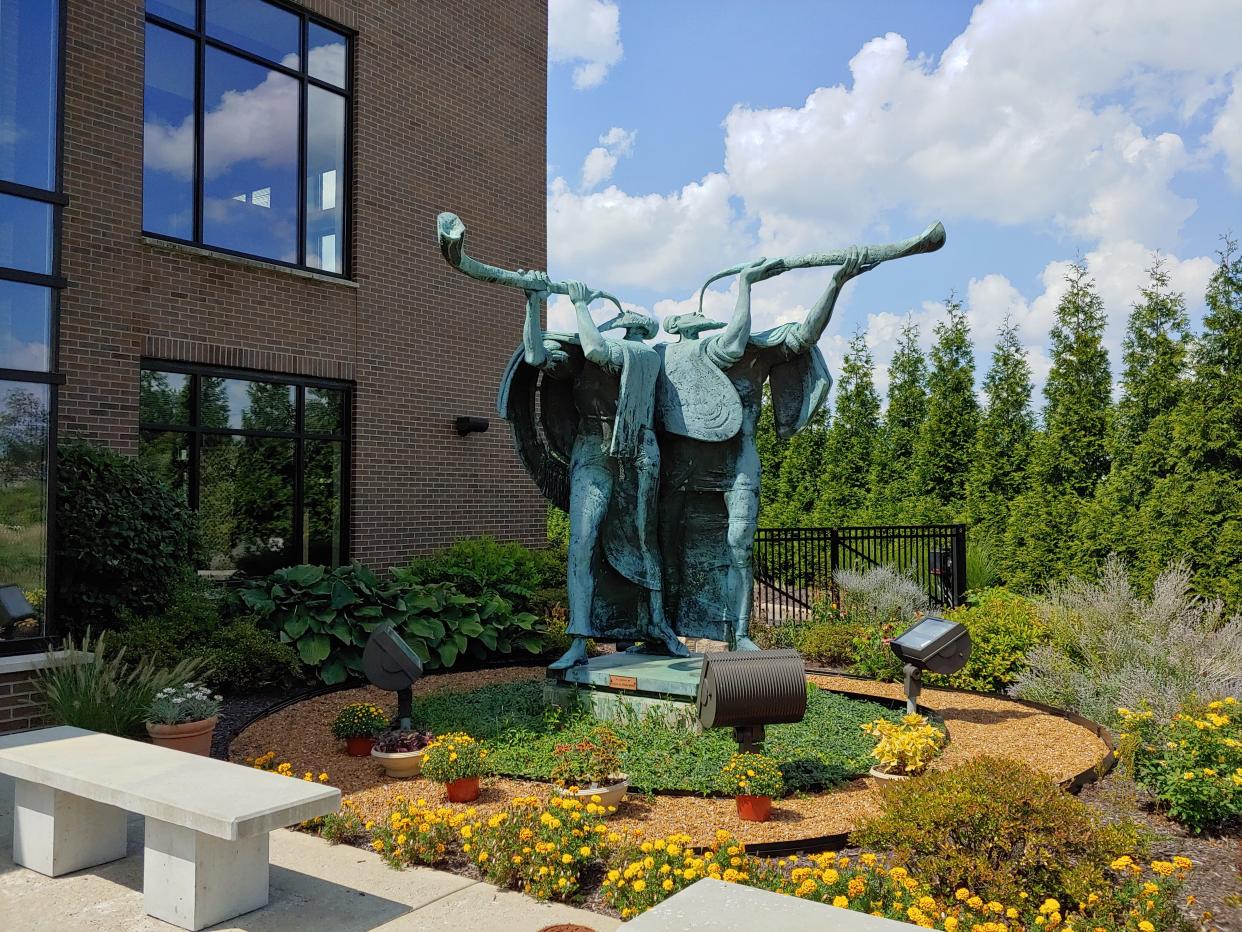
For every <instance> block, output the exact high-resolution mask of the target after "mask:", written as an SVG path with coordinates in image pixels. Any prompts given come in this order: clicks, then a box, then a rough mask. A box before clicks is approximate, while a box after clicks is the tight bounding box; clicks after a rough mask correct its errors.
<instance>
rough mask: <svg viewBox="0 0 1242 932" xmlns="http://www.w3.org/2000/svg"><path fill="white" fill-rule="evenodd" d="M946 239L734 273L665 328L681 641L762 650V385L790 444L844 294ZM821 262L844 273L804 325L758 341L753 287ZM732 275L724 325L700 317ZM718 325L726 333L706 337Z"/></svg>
mask: <svg viewBox="0 0 1242 932" xmlns="http://www.w3.org/2000/svg"><path fill="white" fill-rule="evenodd" d="M944 241H945V234H944V227H943V226H941V225H940V224H939V223H936V224H933V225H932V226H931V227H928V229H927V230H925V231H924V232H923V233H922V234H921V235H920V236H917V237H913V238H911V239H908V240H905V241H903V242H900V243H892V244H888V245H883V246H869V247H867V248H865V249H862V250H861V251H860V250H859V249H858V248H857V247H851V248H850V249H848V250H844V251H840V250H839V251H836V252H830V253H821V254H817V255H809V256H800V257H790V258H784V259H771V260H762V259H761V260H759V261H758V262H754V263H751V264H748V265H738V266H734V267H732V268H730V269H726V270H725V271H723V272H720V273H717V274H716V275H713V276H712V277H711V278H710V279H708V281H707V282H706V283H704V285H703V288H702V289H701V290H700V292H699V310H698V311H697V312H695V313H692V314H681V315H678V316H675V317H670V318H668V319H667V320H666V321H665V322H664V329H665V330H666V331H668V332H669V333H670V334H674V335H676V336H678V337H679V340H678V341H677V342H676V343H671V344H661V345H659V346H657V347H656V349H657V351H658V352H659V353H660V356H661V360H662V366H661V370H660V380H659V384H658V387H657V396H656V424H657V428H658V431H659V440H660V448H661V452H662V457H663V471H662V474H661V478H660V550H661V553H662V555H663V567H664V608H665V612H666V613H667V614H668V617H669V618H671V619H672V622H673V627H674V629H675V630H676V631H677V633H678V634H680V635H681V636H683V637H706V638H711V639H713V640H717V641H727V642H728V643H729V644H730V645H731V646H732V647H733V648H734V649H735V650H758V647H757V645H756V644H755V643H754V642H753V641H751V639H750V636H749V635H750V615H751V609H752V605H753V598H754V575H753V567H752V559H753V547H754V538H755V529H756V528H757V527H758V519H759V479H760V476H759V450H758V447H757V445H756V441H755V429H756V426H757V425H758V422H759V413H760V409H761V406H762V399H763V386H764V383H765V382H769V381H770V382H771V389H772V407H773V415H774V419H775V422H776V430H777V434H778V435H779V436H780V437H781V438H782V439H787V438H789V437H791V436H793V434H794V433H796V432H797V431H799V430H801V429H802V428H803V427H805V426H806V425H807V423H808V422H809V421H810V420H811V418H812V417H813V416H814V414H815V413H816V411H818V409H819V408H820V406H821V405H822V404H823V402H824V399H825V398H826V397H827V394H828V389H829V388H830V387H831V385H832V378H831V376H829V374H828V367H827V365H826V363H825V362H824V358H823V356H822V354H821V353H820V351H819V348H818V347H817V346H816V344H817V343H818V341H819V338H820V336H821V335H822V334H823V332H824V328H825V327H827V326H828V322H829V320H831V319H832V311H833V308H834V307H835V305H836V302H837V297H838V296H839V294H840V290H841V287H842V286H843V285H844V284H845V283H846V282H847V281H849V280H850V279H852V278H854V277H855V276H857V275H860V274H862V273H863V272H866V271H869V270H870V269H873V268H875V266H877V265H879V264H880V263H881V262H884V261H887V260H889V259H897V258H901V257H903V256H911V255H917V254H919V253H925V252H933V251H935V250H937V249H939V248H940V247H941V246H943V245H944ZM823 265H839V266H840V268H838V269H837V271H836V273H835V274H834V275H833V278H832V281H831V282H830V283H829V284H828V287H827V289H826V290H825V291H824V293H823V294H822V295H821V296H820V298H819V300H818V301H817V302H816V303H815V305H814V306H813V307H812V308H811V310H810V312H809V313H808V314H807V316H806V318H805V319H804V320H803V321H802V322H801V323H796V324H785V325H783V326H780V327H776V328H775V329H772V330H767V331H764V332H763V333H757V334H751V327H750V317H751V315H750V292H751V286H752V285H753V284H754V283H756V282H760V281H763V280H765V279H768V278H771V277H773V276H775V275H780V274H782V273H783V272H786V271H789V270H790V269H795V268H810V267H813V266H823ZM729 275H738V276H739V278H738V296H737V304H736V307H735V309H734V312H733V319H732V321H731V322H730V323H729V325H728V326H727V327H726V326H725V324H723V323H721V322H719V321H714V320H709V319H708V318H706V317H705V316H703V310H702V309H703V292H704V291H706V289H707V286H708V285H710V284H711V283H712V282H714V281H716V280H718V279H720V278H723V277H726V276H729ZM720 328H725V329H724V332H723V333H722V334H719V335H715V336H711V337H707V338H705V339H700V338H699V335H700V334H701V333H703V332H705V331H709V330H716V329H720Z"/></svg>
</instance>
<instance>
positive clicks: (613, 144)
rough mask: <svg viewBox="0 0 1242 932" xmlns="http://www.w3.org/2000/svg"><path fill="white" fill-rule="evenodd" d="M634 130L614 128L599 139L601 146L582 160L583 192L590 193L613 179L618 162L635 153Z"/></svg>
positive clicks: (635, 135) (636, 135) (635, 136)
mask: <svg viewBox="0 0 1242 932" xmlns="http://www.w3.org/2000/svg"><path fill="white" fill-rule="evenodd" d="M637 137H638V133H637V132H636V131H634V130H626V129H622V128H621V127H620V126H614V127H612V129H610V130H608V132H606V133H604V134H603V135H601V136H600V137H599V142H600V144H599V145H598V146H596V147H595V148H594V149H592V150H591V151H590V152H588V153H587V156H586V158H585V159H583V160H582V190H583V191H590V190H592V189H594V188H597V187H599V186H600V185H601V184H603V183H604V182H605V181H607V180H608V179H609V178H611V177H612V173H613V171H614V170H615V169H616V167H617V160H618V159H620V158H622V157H624V156H627V155H629V154H630V153H632V152H633V151H634V140H635V139H636V138H637Z"/></svg>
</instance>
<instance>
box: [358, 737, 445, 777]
mask: <svg viewBox="0 0 1242 932" xmlns="http://www.w3.org/2000/svg"><path fill="white" fill-rule="evenodd" d="M430 743H431V735H430V734H429V733H428V732H425V731H386V732H384V733H383V734H381V735H379V736H377V737H376V739H375V746H374V747H372V748H371V757H372V758H374V759H375V760H376V761H378V762H379V763H380V764H382V765H383V766H384V772H385V773H386V774H388V776H390V777H396V778H397V779H398V780H405V779H408V778H410V777H417V776H418V773H419V771H420V770H422V769H423V754H424V752H425V751H426V749H427V745H428V744H430Z"/></svg>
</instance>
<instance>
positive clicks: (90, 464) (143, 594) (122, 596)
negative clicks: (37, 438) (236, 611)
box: [56, 442, 198, 633]
mask: <svg viewBox="0 0 1242 932" xmlns="http://www.w3.org/2000/svg"><path fill="white" fill-rule="evenodd" d="M57 455H58V457H59V459H58V462H57V467H56V481H57V493H56V565H57V571H56V610H57V616H58V618H59V620H60V623H61V625H62V626H64V627H66V628H67V629H68V630H70V631H71V632H74V633H80V632H81V631H83V630H84V629H86V628H87V627H91V628H93V629H94V630H95V631H103V630H105V629H108V628H111V627H114V626H115V625H116V624H117V623H118V621H119V620H120V619H121V618H122V617H123V616H124V615H127V614H128V615H130V616H133V617H146V616H149V615H154V614H156V613H158V612H161V611H163V610H164V609H165V608H167V607H168V605H169V603H170V602H171V601H172V599H173V597H174V595H175V594H176V592H177V591H178V588H179V587H180V586H181V585H182V583H183V581H184V580H185V579H186V577H187V576H188V575H189V574H190V573H191V572H192V568H193V566H194V564H195V559H196V556H197V551H198V522H197V516H196V515H195V514H194V512H193V511H192V510H191V509H190V508H189V506H188V505H186V503H185V500H184V498H183V497H182V496H181V495H180V494H179V493H177V492H175V491H173V490H172V489H171V488H169V487H168V486H167V485H165V484H164V483H163V482H162V481H161V480H160V479H159V478H158V477H157V476H156V475H155V474H154V473H152V472H150V471H148V470H147V469H146V468H145V467H144V466H143V465H142V464H140V463H139V462H138V461H137V460H136V459H133V458H131V457H128V456H123V455H121V454H119V453H114V452H112V451H111V450H105V449H103V448H101V447H96V446H92V445H90V444H87V443H80V442H79V443H69V444H65V445H63V446H61V447H60V449H59V451H58V454H57Z"/></svg>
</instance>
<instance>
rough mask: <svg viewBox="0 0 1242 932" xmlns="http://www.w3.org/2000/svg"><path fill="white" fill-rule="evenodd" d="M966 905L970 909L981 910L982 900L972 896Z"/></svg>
mask: <svg viewBox="0 0 1242 932" xmlns="http://www.w3.org/2000/svg"><path fill="white" fill-rule="evenodd" d="M966 905H967V906H969V907H970V908H971V909H983V899H982V898H981V897H978V896H972V897H971V898H970V899H968V900H967V901H966Z"/></svg>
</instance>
